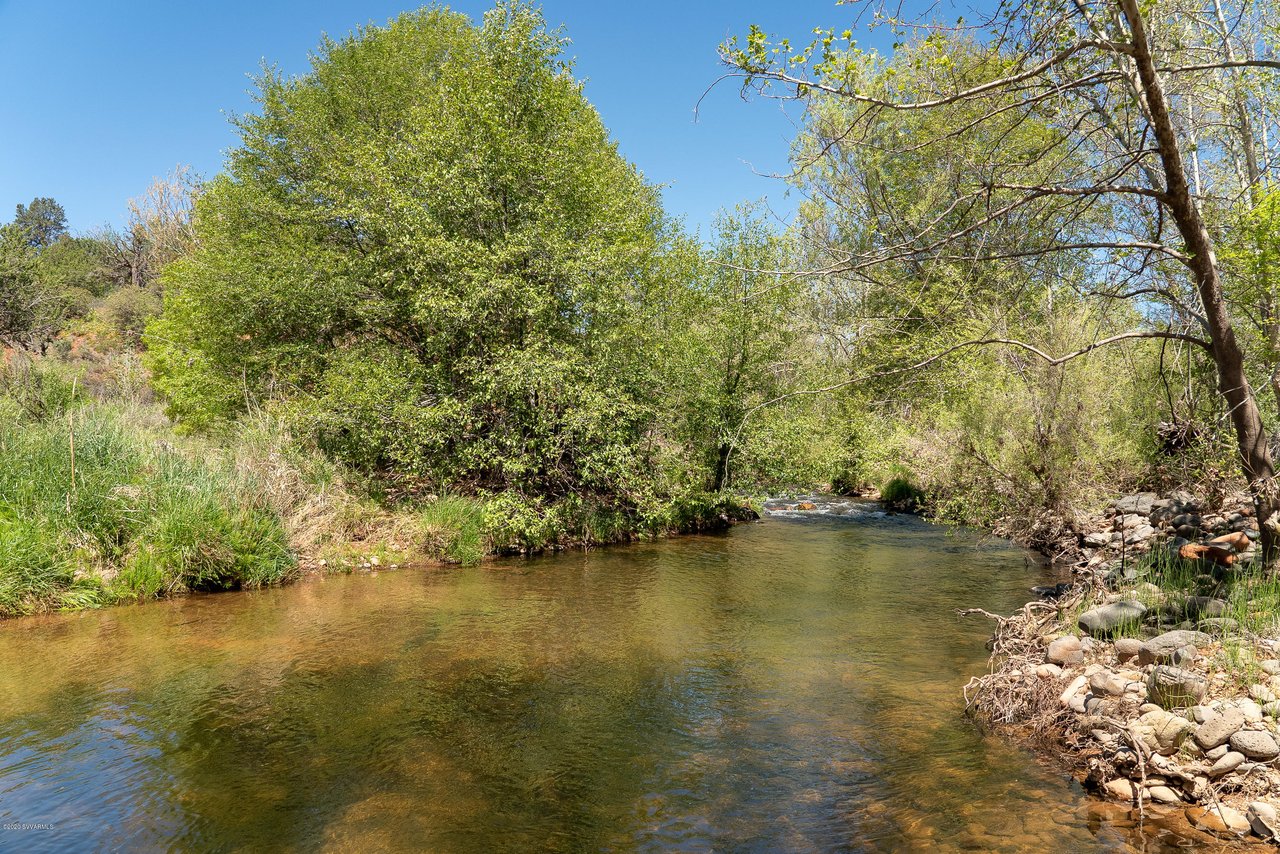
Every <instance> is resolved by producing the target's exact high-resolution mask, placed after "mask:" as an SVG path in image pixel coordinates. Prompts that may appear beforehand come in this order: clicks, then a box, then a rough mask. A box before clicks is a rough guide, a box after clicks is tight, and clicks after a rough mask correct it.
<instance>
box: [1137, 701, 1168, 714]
mask: <svg viewBox="0 0 1280 854" xmlns="http://www.w3.org/2000/svg"><path fill="white" fill-rule="evenodd" d="M1163 711H1164V709H1162V708H1160V707H1159V706H1157V705H1156V704H1155V703H1143V704H1142V705H1141V706H1138V714H1140V715H1145V714H1146V713H1147V712H1163Z"/></svg>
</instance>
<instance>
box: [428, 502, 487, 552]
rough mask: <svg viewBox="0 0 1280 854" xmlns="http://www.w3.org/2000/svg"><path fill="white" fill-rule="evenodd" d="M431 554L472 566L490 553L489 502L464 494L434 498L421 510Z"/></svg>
mask: <svg viewBox="0 0 1280 854" xmlns="http://www.w3.org/2000/svg"><path fill="white" fill-rule="evenodd" d="M418 522H419V525H420V526H421V528H422V534H423V537H424V539H425V548H426V552H427V554H428V555H429V556H431V557H433V558H435V559H437V560H447V561H449V562H451V563H460V564H462V565H463V566H470V565H472V564H476V563H479V562H480V560H481V559H482V558H483V557H484V556H485V555H486V554H487V553H488V551H489V548H488V543H487V542H486V537H485V506H484V503H483V502H481V501H477V500H476V499H473V498H464V497H461V496H444V497H442V498H437V499H436V500H434V501H432V502H430V503H429V504H427V505H426V506H425V507H423V508H422V510H421V511H420V512H419V514H418Z"/></svg>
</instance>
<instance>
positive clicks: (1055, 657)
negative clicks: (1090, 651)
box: [1046, 635, 1084, 665]
mask: <svg viewBox="0 0 1280 854" xmlns="http://www.w3.org/2000/svg"><path fill="white" fill-rule="evenodd" d="M1046 655H1047V657H1048V659H1049V663H1050V664H1058V665H1069V664H1079V663H1080V662H1082V661H1084V652H1083V651H1082V650H1081V649H1080V638H1078V637H1075V636H1074V635H1066V636H1064V637H1060V638H1058V639H1057V640H1055V641H1054V642H1053V643H1051V644H1049V649H1048V651H1047V653H1046Z"/></svg>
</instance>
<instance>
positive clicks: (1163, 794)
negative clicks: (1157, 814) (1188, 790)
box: [1147, 786, 1182, 804]
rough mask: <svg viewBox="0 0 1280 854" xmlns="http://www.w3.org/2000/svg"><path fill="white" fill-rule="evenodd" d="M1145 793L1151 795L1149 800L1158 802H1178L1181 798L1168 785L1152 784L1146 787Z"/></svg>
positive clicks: (1180, 801)
mask: <svg viewBox="0 0 1280 854" xmlns="http://www.w3.org/2000/svg"><path fill="white" fill-rule="evenodd" d="M1147 793H1148V794H1149V795H1151V800H1153V801H1155V802H1156V803H1158V804H1180V803H1182V798H1181V797H1179V796H1178V793H1177V792H1175V791H1174V790H1173V789H1170V788H1169V787H1168V786H1152V787H1150V788H1149V789H1147Z"/></svg>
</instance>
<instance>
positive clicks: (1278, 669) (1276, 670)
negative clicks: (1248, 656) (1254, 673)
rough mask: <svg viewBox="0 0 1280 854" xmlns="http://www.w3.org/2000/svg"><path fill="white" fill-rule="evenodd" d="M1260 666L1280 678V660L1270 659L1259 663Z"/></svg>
mask: <svg viewBox="0 0 1280 854" xmlns="http://www.w3.org/2000/svg"><path fill="white" fill-rule="evenodd" d="M1258 666H1259V667H1261V668H1262V669H1263V671H1265V672H1266V673H1268V674H1269V675H1271V676H1280V659H1275V658H1268V659H1267V660H1266V661H1259V662H1258Z"/></svg>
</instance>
